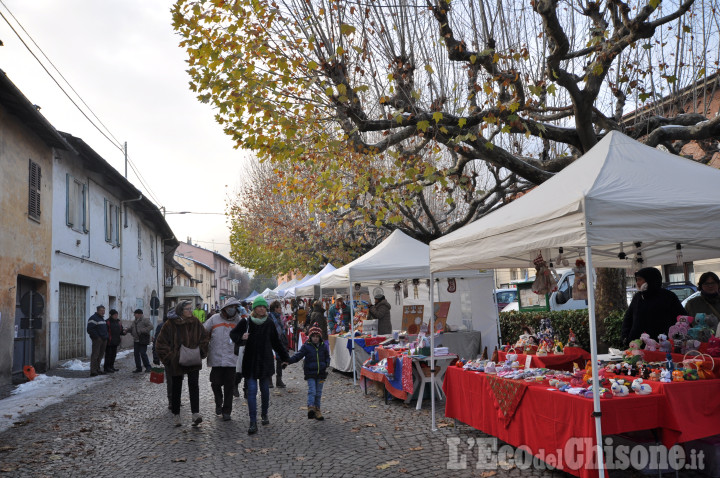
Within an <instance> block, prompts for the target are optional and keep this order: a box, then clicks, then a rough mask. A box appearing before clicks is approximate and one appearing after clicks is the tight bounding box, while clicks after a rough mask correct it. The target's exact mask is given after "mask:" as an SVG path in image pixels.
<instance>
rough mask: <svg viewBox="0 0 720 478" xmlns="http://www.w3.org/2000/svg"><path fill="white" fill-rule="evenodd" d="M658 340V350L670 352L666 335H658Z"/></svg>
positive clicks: (670, 348)
mask: <svg viewBox="0 0 720 478" xmlns="http://www.w3.org/2000/svg"><path fill="white" fill-rule="evenodd" d="M658 341H659V342H660V344H659V348H660V351H662V352H665V353H668V352H672V344H671V343H670V341H669V340H668V339H667V335H665V334H660V335H658Z"/></svg>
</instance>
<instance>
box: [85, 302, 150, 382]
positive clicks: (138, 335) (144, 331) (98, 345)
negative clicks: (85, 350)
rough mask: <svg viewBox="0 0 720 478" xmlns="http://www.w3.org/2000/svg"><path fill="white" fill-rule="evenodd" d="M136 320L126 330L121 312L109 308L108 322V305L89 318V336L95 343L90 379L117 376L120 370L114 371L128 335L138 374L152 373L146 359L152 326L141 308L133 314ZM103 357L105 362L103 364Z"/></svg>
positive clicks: (91, 358) (91, 356)
mask: <svg viewBox="0 0 720 478" xmlns="http://www.w3.org/2000/svg"><path fill="white" fill-rule="evenodd" d="M134 315H135V320H134V321H133V323H132V324H131V325H130V327H127V328H125V327H123V325H122V322H120V318H119V317H118V311H117V310H115V309H110V316H109V318H108V319H107V320H106V319H105V306H104V305H99V306H97V308H96V309H95V313H94V314H93V315H91V316H90V318H89V319H88V324H87V333H88V335H89V336H90V340H91V341H92V352H91V355H90V376H91V377H95V376H97V375H104V374H106V373H114V372H117V371H118V370H119V369H117V368H115V358H116V356H117V349H118V347H119V346H120V342H121V340H122V336H123V335H127V333H128V332H129V333H130V334H131V335H132V337H133V352H134V355H135V373H138V372H142V371H143V368H142V367H143V365H144V366H145V371H146V372H148V373H149V372H150V370H151V367H150V360H149V359H148V356H147V347H148V345H149V344H150V332H152V323H151V322H150V319H148V318H147V317H145V316H144V314H143V311H142V309H136V310H135V312H134ZM103 358H104V359H105V362H104V363H103V364H102V368H101V363H102V360H103Z"/></svg>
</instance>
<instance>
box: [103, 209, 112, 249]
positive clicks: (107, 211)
mask: <svg viewBox="0 0 720 478" xmlns="http://www.w3.org/2000/svg"><path fill="white" fill-rule="evenodd" d="M104 216H105V242H110V240H111V237H110V204H109V203H108V200H107V199H105V214H104Z"/></svg>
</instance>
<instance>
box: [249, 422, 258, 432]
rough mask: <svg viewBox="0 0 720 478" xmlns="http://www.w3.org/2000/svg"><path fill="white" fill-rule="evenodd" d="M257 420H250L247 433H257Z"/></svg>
mask: <svg viewBox="0 0 720 478" xmlns="http://www.w3.org/2000/svg"><path fill="white" fill-rule="evenodd" d="M257 431H258V428H257V422H250V428H248V435H253V434H255V433H257Z"/></svg>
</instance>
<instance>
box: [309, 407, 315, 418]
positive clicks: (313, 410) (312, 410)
mask: <svg viewBox="0 0 720 478" xmlns="http://www.w3.org/2000/svg"><path fill="white" fill-rule="evenodd" d="M310 418H315V407H308V419H310Z"/></svg>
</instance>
